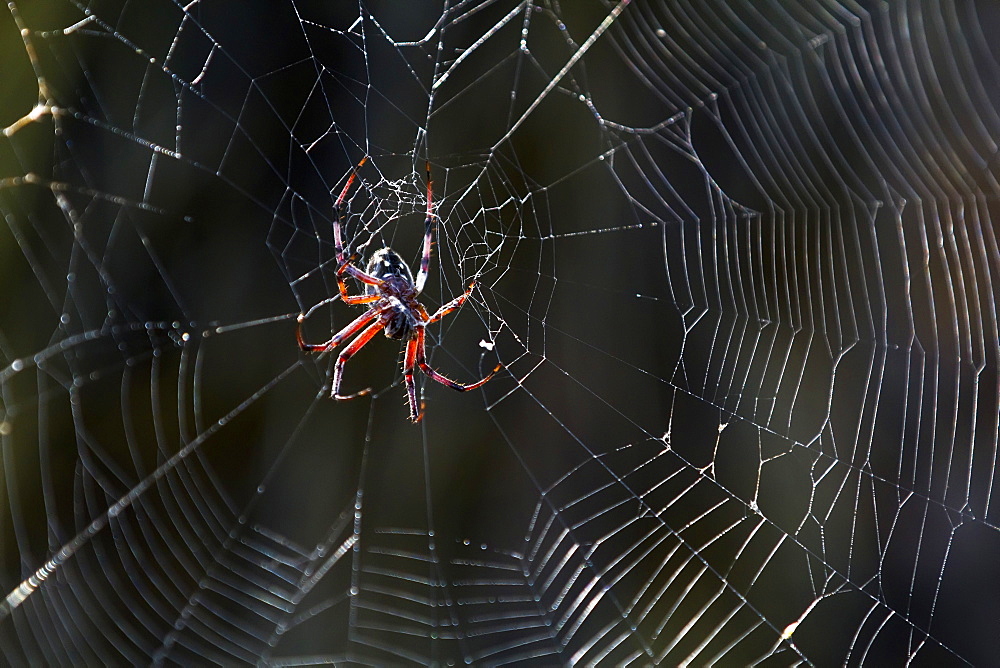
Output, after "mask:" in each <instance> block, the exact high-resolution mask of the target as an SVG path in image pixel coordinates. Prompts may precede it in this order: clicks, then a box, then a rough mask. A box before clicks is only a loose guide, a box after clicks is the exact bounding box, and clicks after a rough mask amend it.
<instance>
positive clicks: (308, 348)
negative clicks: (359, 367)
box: [295, 309, 380, 353]
mask: <svg viewBox="0 0 1000 668" xmlns="http://www.w3.org/2000/svg"><path fill="white" fill-rule="evenodd" d="M379 313H380V311H379V310H378V309H372V310H371V311H366V312H365V313H362V314H361V315H360V316H358V317H357V318H355V319H354V321H353V322H351V324H349V325H348V326H347V327H344V328H343V329H342V330H340V331H339V332H337V333H336V334H334V335H333V336H332V337H331V338H330V340H329V341H327V342H326V343H306V342H305V339H303V338H302V323H303V322H305V320H306V314H305V313H300V314H299V318H298V327H296V328H295V338H296V339H298V342H299V348H301V349H302V350H303V351H305V352H307V353H315V352H321V353H325V352H326V351H328V350H332V349H333V348H336V347H337V346H338V345H339V344H340V342H341V341H343V340H344V339H346V338H347V337H349V336H353V335H354V334H356V333H357V332H359V331H361V329H362V328H363V327H364V326H365V325H367V324H368V323H369V322H371V321H372V320H373V319H374V318H375V316H377V315H379Z"/></svg>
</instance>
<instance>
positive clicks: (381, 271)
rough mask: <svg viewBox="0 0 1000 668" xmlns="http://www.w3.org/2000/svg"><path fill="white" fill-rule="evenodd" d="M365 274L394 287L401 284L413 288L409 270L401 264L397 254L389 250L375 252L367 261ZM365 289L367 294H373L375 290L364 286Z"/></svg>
mask: <svg viewBox="0 0 1000 668" xmlns="http://www.w3.org/2000/svg"><path fill="white" fill-rule="evenodd" d="M365 273H366V274H368V275H369V276H374V277H375V278H381V279H382V280H383V281H385V280H388V281H390V282H392V283H394V284H396V285H400V283H401V282H402V283H405V285H406V286H407V287H409V288H413V274H412V273H411V272H410V268H409V267H408V266H407V265H406V263H405V262H403V258H401V257H399V254H398V253H396V251H394V250H392V249H391V248H382V249H380V250H377V251H375V252H374V253H373V254H372V256H371V258H369V259H368V266H366V267H365ZM393 279H395V280H393ZM365 288H366V290H367V291H368V292H369V294H375V290H376V289H377V288H376V287H375V286H373V285H366V286H365Z"/></svg>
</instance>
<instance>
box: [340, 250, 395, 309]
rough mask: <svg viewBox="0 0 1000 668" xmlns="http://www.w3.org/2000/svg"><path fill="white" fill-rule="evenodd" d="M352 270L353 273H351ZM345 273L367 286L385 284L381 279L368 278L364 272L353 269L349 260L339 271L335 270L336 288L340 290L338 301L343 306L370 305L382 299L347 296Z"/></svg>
mask: <svg viewBox="0 0 1000 668" xmlns="http://www.w3.org/2000/svg"><path fill="white" fill-rule="evenodd" d="M352 269H353V270H354V271H351V270H352ZM345 273H349V274H351V275H352V276H354V277H355V278H357V279H358V280H359V281H361V282H362V283H366V284H368V285H376V286H381V285H383V284H384V283H385V281H383V280H381V279H378V278H375V277H374V276H369V275H368V274H366V273H365V272H363V271H361V270H360V269H358V268H357V267H355V266H354V265H353V264H350V260H348V264H345V265H343V266H342V267H341V268H340V269H338V270H337V287H338V288H339V289H340V299H341V301H343V302H344V303H345V304H371V303H372V302H377V301H378V300H379V299H381V298H382V297H381V296H380V295H378V294H374V295H349V294H347V284H346V283H344V274H345Z"/></svg>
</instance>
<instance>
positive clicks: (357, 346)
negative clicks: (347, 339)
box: [330, 318, 386, 399]
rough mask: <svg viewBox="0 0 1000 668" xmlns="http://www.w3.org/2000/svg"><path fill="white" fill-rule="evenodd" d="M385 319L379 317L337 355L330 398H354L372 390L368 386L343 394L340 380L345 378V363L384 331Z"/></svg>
mask: <svg viewBox="0 0 1000 668" xmlns="http://www.w3.org/2000/svg"><path fill="white" fill-rule="evenodd" d="M385 324H386V323H385V320H384V319H381V318H380V319H379V321H378V322H376V323H375V324H374V325H371V326H370V327H368V329H366V330H365V331H363V332H361V334H359V335H358V338H356V339H354V340H353V341H351V343H350V345H349V346H347V347H346V348H344V349H343V350H341V351H340V355H339V356H338V357H337V364H336V365H334V367H333V386H332V387H331V388H330V398H331V399H353V398H354V397H360V396H362V395H365V394H368V393H369V392H371V391H372V388H370V387H367V388H365V389H363V390H361V391H360V392H355V393H354V394H341V393H340V381H341V380H343V378H344V365H345V364H347V360H349V359H351V357H353V356H354V353H356V352H358V351H359V350H361V349H362V348H364V347H365V344H366V343H368V342H369V341H371V340H372V337H373V336H375V335H376V334H378V333H379V332H381V331H382V329H383V328H384V327H385Z"/></svg>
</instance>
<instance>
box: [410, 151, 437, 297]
mask: <svg viewBox="0 0 1000 668" xmlns="http://www.w3.org/2000/svg"><path fill="white" fill-rule="evenodd" d="M424 167H426V168H427V217H426V218H425V219H424V253H423V255H422V256H421V257H420V271H419V272H417V280H416V281H415V282H414V287H416V289H417V294H420V293H421V292H423V290H424V284H425V283H426V282H427V274H428V273H430V270H431V249H432V248H433V246H434V221H435V220H436V218H435V217H434V213H433V210H434V204H433V202H434V189H433V188H432V187H431V184H432V181H431V163H430V162H425V163H424Z"/></svg>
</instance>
